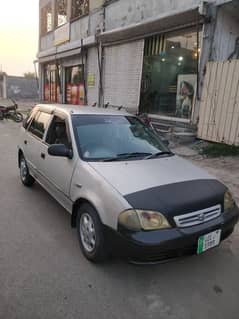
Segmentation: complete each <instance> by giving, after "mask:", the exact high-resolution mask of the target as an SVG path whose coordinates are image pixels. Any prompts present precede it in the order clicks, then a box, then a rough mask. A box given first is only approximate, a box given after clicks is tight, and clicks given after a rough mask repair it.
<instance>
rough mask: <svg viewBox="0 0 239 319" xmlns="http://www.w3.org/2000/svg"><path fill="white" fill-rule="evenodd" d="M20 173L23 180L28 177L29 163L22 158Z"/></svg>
mask: <svg viewBox="0 0 239 319" xmlns="http://www.w3.org/2000/svg"><path fill="white" fill-rule="evenodd" d="M20 173H21V177H22V179H23V180H25V179H26V177H27V165H26V162H25V160H24V159H22V160H21V164H20Z"/></svg>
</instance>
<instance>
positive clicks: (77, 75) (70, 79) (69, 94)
mask: <svg viewBox="0 0 239 319" xmlns="http://www.w3.org/2000/svg"><path fill="white" fill-rule="evenodd" d="M65 83H66V103H67V104H74V105H84V104H85V89H84V67H83V65H78V66H73V67H69V68H66V79H65Z"/></svg>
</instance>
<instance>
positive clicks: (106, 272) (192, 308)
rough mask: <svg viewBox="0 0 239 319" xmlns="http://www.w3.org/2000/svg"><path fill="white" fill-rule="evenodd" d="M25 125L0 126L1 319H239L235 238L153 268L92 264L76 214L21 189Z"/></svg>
mask: <svg viewBox="0 0 239 319" xmlns="http://www.w3.org/2000/svg"><path fill="white" fill-rule="evenodd" d="M18 135H19V125H18V124H16V123H13V122H11V121H9V122H6V121H4V122H1V121H0V146H1V151H0V319H38V318H39V319H48V318H49V319H52V318H54V319H58V318H59V319H60V318H64V319H73V318H74V319H76V318H79V319H93V318H97V319H103V318H104V319H105V318H110V319H130V318H137V319H146V318H155V319H156V318H157V319H159V318H160V319H189V318H190V319H209V318H210V319H225V318H227V319H238V318H239V302H238V296H239V276H238V273H239V237H238V235H237V234H238V228H237V232H236V233H235V234H234V235H233V236H232V237H231V238H229V239H228V240H227V241H226V242H224V243H222V245H221V246H220V247H219V248H216V249H214V250H212V251H210V252H208V253H206V254H204V255H201V256H193V257H188V258H185V259H182V260H178V261H174V262H171V263H167V264H160V265H155V266H134V265H130V264H128V263H126V262H123V261H119V260H113V261H109V262H108V263H106V264H102V265H93V264H91V263H89V262H88V261H86V260H85V258H84V257H83V256H82V254H81V251H80V249H79V244H78V241H77V236H76V232H75V230H72V229H71V228H70V216H69V215H68V213H66V212H65V211H64V209H63V208H61V207H60V206H59V205H58V204H57V203H56V202H55V201H54V199H52V198H51V197H50V196H49V195H48V194H47V193H46V192H45V191H44V190H43V189H42V188H41V187H40V186H38V185H35V186H34V187H33V188H32V189H28V188H25V187H23V186H22V185H21V183H20V180H19V176H18V169H17V148H16V147H17V146H16V145H17V139H18Z"/></svg>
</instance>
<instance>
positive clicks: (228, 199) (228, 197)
mask: <svg viewBox="0 0 239 319" xmlns="http://www.w3.org/2000/svg"><path fill="white" fill-rule="evenodd" d="M234 206H235V201H234V199H233V197H232V194H231V193H230V192H229V191H226V193H225V194H224V211H227V210H229V209H232V208H234Z"/></svg>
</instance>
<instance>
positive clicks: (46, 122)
mask: <svg viewBox="0 0 239 319" xmlns="http://www.w3.org/2000/svg"><path fill="white" fill-rule="evenodd" d="M18 163H19V168H20V177H21V181H22V183H23V184H24V185H26V186H32V185H33V183H34V181H37V182H38V183H39V184H41V185H42V186H43V187H44V188H45V189H46V190H47V191H48V192H49V193H50V194H51V195H52V196H53V197H54V198H55V199H56V200H57V201H58V202H59V203H60V204H61V205H62V206H63V207H64V208H65V209H66V210H67V211H68V212H69V213H70V214H71V226H72V227H76V228H77V233H78V237H79V242H80V246H81V249H82V251H83V254H84V255H85V256H86V258H88V259H89V260H90V261H93V262H99V261H102V260H104V259H105V258H106V257H108V256H109V255H110V254H113V255H119V256H124V257H127V258H129V259H131V260H133V261H136V262H155V261H160V260H165V259H170V258H176V257H180V256H183V255H189V254H201V253H203V252H205V251H207V250H208V249H211V248H213V247H216V246H218V245H219V244H220V242H221V241H222V240H223V239H225V238H227V237H228V236H229V235H230V234H231V233H232V232H233V229H234V226H235V224H236V223H237V221H238V216H239V210H238V208H237V206H236V204H235V201H234V200H233V198H232V195H231V194H230V192H229V191H228V189H227V188H226V187H225V186H224V185H223V184H222V183H221V182H219V181H218V180H217V179H215V178H214V177H212V176H211V175H209V174H208V173H207V172H205V171H203V170H202V169H200V168H198V167H196V166H194V165H192V164H191V163H190V162H188V161H186V160H184V159H182V158H180V157H178V156H176V155H174V154H173V153H172V152H171V151H170V150H169V149H168V147H167V146H165V145H164V144H163V142H162V141H161V140H160V138H159V137H158V135H157V134H155V132H154V131H153V130H151V129H150V128H149V127H147V126H145V125H144V124H143V123H142V122H141V121H140V120H139V119H138V118H137V117H135V116H133V115H131V114H129V113H127V112H125V111H118V110H110V109H104V108H93V107H76V106H69V105H67V106H66V105H64V106H63V105H38V106H36V107H35V108H34V109H33V110H32V112H31V114H30V115H29V116H28V117H27V119H26V120H25V121H24V123H23V127H22V130H21V138H20V143H19V148H18Z"/></svg>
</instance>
